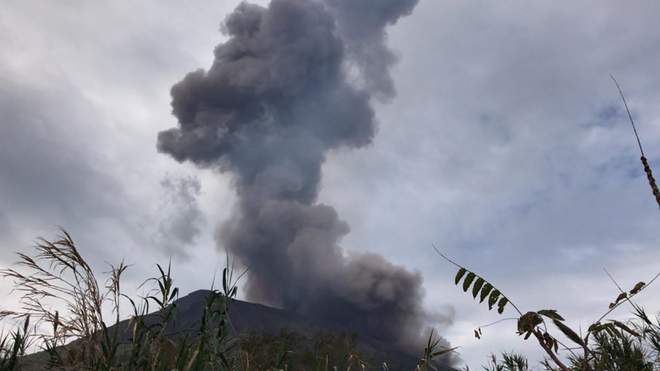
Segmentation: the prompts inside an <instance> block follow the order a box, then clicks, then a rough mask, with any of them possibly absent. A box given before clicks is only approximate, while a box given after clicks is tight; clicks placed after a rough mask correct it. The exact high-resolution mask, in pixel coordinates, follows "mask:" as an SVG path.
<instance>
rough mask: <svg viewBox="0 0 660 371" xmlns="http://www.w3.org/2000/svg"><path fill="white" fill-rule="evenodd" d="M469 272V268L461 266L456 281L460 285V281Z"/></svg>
mask: <svg viewBox="0 0 660 371" xmlns="http://www.w3.org/2000/svg"><path fill="white" fill-rule="evenodd" d="M465 273H467V269H465V268H461V269H459V270H458V272H457V273H456V278H455V279H454V283H455V284H457V285H458V283H459V282H461V278H463V276H464V275H465Z"/></svg>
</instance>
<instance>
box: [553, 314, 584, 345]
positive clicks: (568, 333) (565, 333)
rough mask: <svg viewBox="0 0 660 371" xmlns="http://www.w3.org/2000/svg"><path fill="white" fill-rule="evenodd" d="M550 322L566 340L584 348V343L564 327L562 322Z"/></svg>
mask: <svg viewBox="0 0 660 371" xmlns="http://www.w3.org/2000/svg"><path fill="white" fill-rule="evenodd" d="M552 322H553V323H554V324H555V326H557V328H558V329H559V331H561V332H562V333H563V334H564V335H566V337H567V338H569V339H571V340H573V341H574V342H575V343H578V344H580V345H581V346H584V341H583V340H582V338H580V336H579V335H578V334H577V333H576V332H575V331H573V330H572V329H571V328H570V327H568V326H566V325H565V324H564V323H563V322H561V321H557V320H556V319H553V320H552Z"/></svg>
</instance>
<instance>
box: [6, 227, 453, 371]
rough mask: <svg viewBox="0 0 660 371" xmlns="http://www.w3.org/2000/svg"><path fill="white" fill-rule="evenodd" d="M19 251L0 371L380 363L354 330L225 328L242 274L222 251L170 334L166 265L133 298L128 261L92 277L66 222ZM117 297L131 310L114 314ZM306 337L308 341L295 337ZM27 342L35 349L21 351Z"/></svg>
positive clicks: (430, 349) (11, 273)
mask: <svg viewBox="0 0 660 371" xmlns="http://www.w3.org/2000/svg"><path fill="white" fill-rule="evenodd" d="M18 256H19V261H18V263H17V264H16V265H15V266H14V267H13V268H9V269H4V270H0V276H2V277H4V278H6V279H11V280H13V283H14V291H15V292H16V293H19V295H20V302H21V308H20V310H16V311H2V312H0V319H4V318H13V319H20V320H22V321H23V326H22V327H20V328H19V329H17V330H14V331H12V332H10V333H8V334H6V335H4V336H0V371H5V370H7V371H9V370H42V369H52V370H108V371H109V370H168V371H170V370H181V371H193V370H194V371H201V370H227V371H248V370H273V371H274V370H315V371H330V370H345V371H351V370H365V369H382V370H388V369H389V368H388V365H387V364H386V363H381V364H378V363H375V362H372V361H369V362H367V361H365V360H364V359H363V357H362V355H361V354H360V352H359V351H357V349H356V347H355V342H354V339H353V340H350V339H349V338H347V337H344V336H341V335H336V334H335V335H330V334H328V335H320V336H318V337H316V338H314V339H303V340H301V341H298V342H296V341H292V339H293V336H294V335H283V336H275V337H272V336H267V335H262V334H253V335H248V336H243V337H237V336H236V335H235V334H232V333H231V331H230V318H231V317H230V310H231V308H232V306H231V302H232V300H234V299H235V297H236V295H237V291H238V287H237V283H238V280H240V278H241V276H242V274H241V275H235V274H234V269H233V268H232V264H231V263H230V262H229V260H228V262H227V267H225V268H224V269H223V272H222V278H221V280H222V284H221V287H220V288H219V289H215V288H213V287H212V288H211V290H210V292H209V295H208V296H207V297H206V300H205V302H204V305H203V307H202V308H200V309H199V310H200V317H199V321H198V327H197V328H196V329H193V331H184V332H185V334H176V333H172V331H171V330H172V328H173V327H174V321H175V317H176V311H177V299H178V296H179V289H178V288H177V287H176V286H175V285H174V279H173V277H172V271H171V268H170V266H169V265H168V266H167V267H163V266H161V265H156V268H157V275H155V276H154V277H152V278H148V279H147V280H145V281H144V283H143V284H142V287H144V288H145V289H147V290H148V293H147V294H146V295H145V296H143V297H139V298H133V297H130V296H129V295H127V294H125V293H124V292H123V291H122V278H123V276H124V273H125V272H126V270H127V269H128V266H127V265H126V264H124V263H123V262H121V263H119V264H118V265H116V266H111V267H110V270H109V272H107V274H106V275H107V277H105V279H104V280H103V281H100V280H99V279H97V276H96V275H95V273H94V271H93V270H92V268H91V267H90V265H89V264H88V263H87V262H86V261H85V259H84V258H83V257H82V255H81V254H80V252H79V250H78V248H77V246H76V244H75V243H74V241H73V239H72V237H71V236H70V235H69V234H68V233H67V232H66V231H62V233H61V235H60V236H59V237H58V238H56V239H55V240H53V241H50V240H46V239H39V240H38V241H37V243H36V245H35V246H34V253H33V254H32V255H28V254H18ZM100 282H102V283H100ZM47 303H48V304H47ZM126 305H127V306H128V308H129V310H130V312H131V315H130V317H129V318H128V321H122V318H121V315H120V313H121V309H122V306H126ZM53 308H59V310H56V309H53ZM44 329H48V330H44ZM127 334H128V336H126V335H127ZM310 340H311V343H312V344H313V346H312V347H311V348H309V347H308V346H307V345H305V344H304V343H309V342H310ZM439 344H440V342H439V341H438V338H437V337H436V336H435V334H434V333H431V336H430V337H429V340H428V344H427V346H426V348H425V349H424V351H423V354H422V357H421V358H420V361H419V363H418V365H417V367H416V370H420V371H421V370H423V371H428V370H434V369H436V365H437V360H438V359H439V358H441V357H442V356H443V355H445V354H447V353H449V352H452V351H453V350H454V349H440V347H439ZM30 348H36V350H40V351H41V352H40V353H38V354H36V355H26V351H27V350H28V349H30Z"/></svg>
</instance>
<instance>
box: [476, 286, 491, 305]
mask: <svg viewBox="0 0 660 371" xmlns="http://www.w3.org/2000/svg"><path fill="white" fill-rule="evenodd" d="M491 290H493V285H491V284H490V283H488V282H486V285H484V288H483V289H481V298H480V300H479V302H480V303H483V302H484V300H486V297H487V296H488V294H490V292H491Z"/></svg>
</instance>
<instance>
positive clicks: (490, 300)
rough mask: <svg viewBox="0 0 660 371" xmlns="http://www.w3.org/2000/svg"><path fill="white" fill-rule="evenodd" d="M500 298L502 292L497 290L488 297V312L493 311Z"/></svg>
mask: <svg viewBox="0 0 660 371" xmlns="http://www.w3.org/2000/svg"><path fill="white" fill-rule="evenodd" d="M499 297H500V292H499V290H497V289H495V290H493V292H491V293H490V296H489V297H488V310H491V309H493V305H495V303H496V302H497V299H498V298H499Z"/></svg>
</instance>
